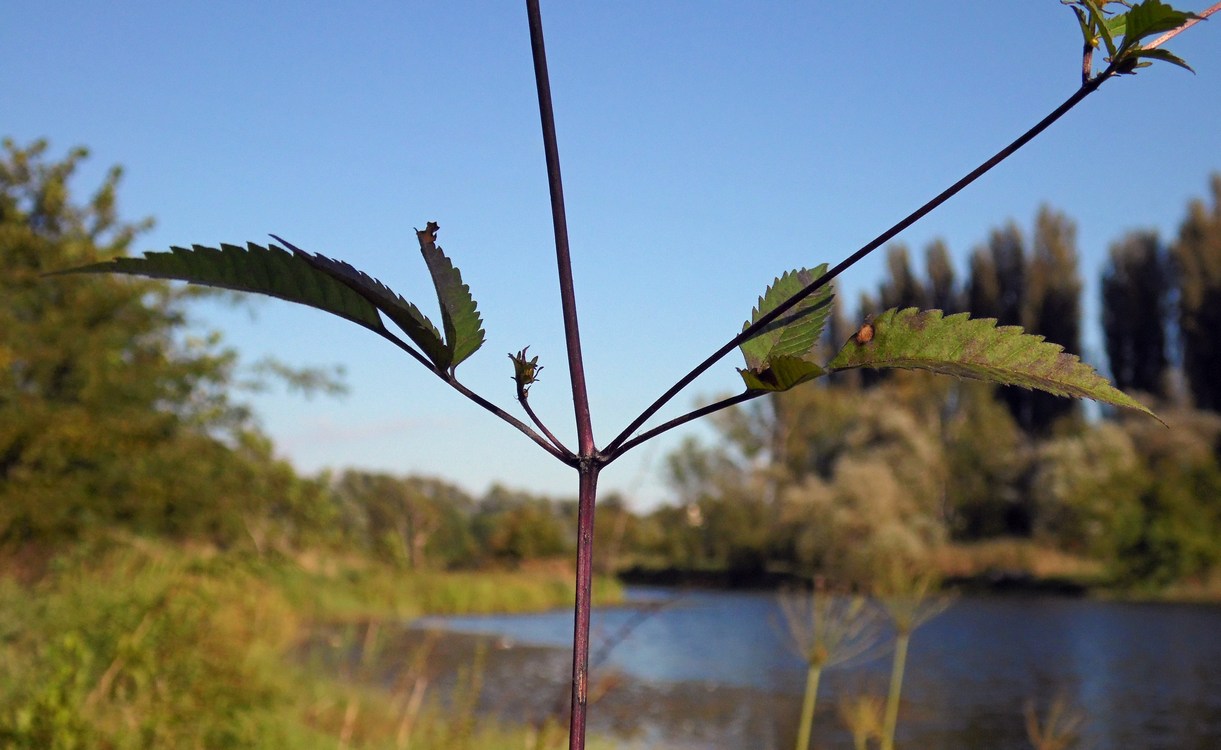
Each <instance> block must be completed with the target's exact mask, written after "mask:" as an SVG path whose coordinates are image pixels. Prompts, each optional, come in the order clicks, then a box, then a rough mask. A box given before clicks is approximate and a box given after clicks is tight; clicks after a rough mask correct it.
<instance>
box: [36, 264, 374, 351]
mask: <svg viewBox="0 0 1221 750" xmlns="http://www.w3.org/2000/svg"><path fill="white" fill-rule="evenodd" d="M69 273H119V274H127V275H132V276H150V277H152V278H156V279H175V280H178V281H188V282H191V283H193V284H201V285H204V286H213V287H219V288H222V289H232V290H235V291H239V292H254V293H257V294H266V295H268V296H271V297H278V298H280V299H284V300H288V301H289V302H298V303H300V304H303V305H309V306H310V307H316V308H318V309H319V310H325V311H327V312H329V313H332V314H334V315H338V316H339V317H341V318H345V319H347V320H350V321H352V322H354V323H358V324H360V325H362V326H364V327H365V328H368V329H370V330H373V331H377V332H379V333H380V332H383V331H385V328H384V326H383V325H382V321H381V318H380V317H379V316H378V314H377V308H376V306H374V305H373V304H372V303H370V302H369V300H367V299H366V298H364V297H363V296H361V295H360V294H358V293H356V292H355V291H353V290H352V289H351V287H350V286H349V285H347V284H345V283H342V282H340V281H338V280H336V279H335V278H333V277H332V276H330V275H328V274H325V273H322V272H320V271H319V270H317V269H315V268H313V267H312V266H311V265H310V264H309V263H306V262H305V261H303V260H301V259H300V258H299V257H297V256H295V255H292V254H290V253H288V252H286V251H285V250H284V249H282V248H279V247H276V246H275V245H271V246H270V247H262V246H260V245H256V244H254V243H253V242H252V243H249V244H248V245H247V247H246V248H241V247H238V246H237V245H221V246H220V248H219V249H217V248H214V247H205V246H203V245H194V246H193V247H192V249H189V250H188V249H187V248H184V247H173V248H171V249H170V251H169V252H155V253H146V254H145V255H144V256H143V257H141V258H115V259H113V260H109V261H106V262H103V263H94V264H91V265H88V266H81V267H79V268H70V269H67V270H64V271H56V272H55V273H54V274H52V275H60V274H69Z"/></svg>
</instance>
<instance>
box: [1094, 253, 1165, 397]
mask: <svg viewBox="0 0 1221 750" xmlns="http://www.w3.org/2000/svg"><path fill="white" fill-rule="evenodd" d="M1173 283H1174V275H1173V270H1172V268H1171V264H1170V255H1169V254H1168V252H1167V251H1166V249H1165V248H1164V247H1163V246H1162V243H1161V241H1160V240H1158V237H1157V233H1156V232H1130V233H1128V234H1127V235H1125V236H1124V237H1123V238H1122V239H1120V240H1119V241H1118V242H1115V243H1114V244H1112V245H1111V250H1110V259H1109V260H1108V262H1107V265H1106V268H1105V269H1104V270H1103V273H1102V332H1103V336H1104V338H1105V340H1106V350H1107V360H1108V362H1109V363H1110V366H1111V377H1112V378H1113V379H1114V381H1115V385H1116V387H1118V388H1123V389H1125V390H1134V391H1140V392H1143V393H1148V394H1152V395H1154V396H1165V395H1166V369H1167V367H1168V365H1169V361H1170V360H1169V350H1168V347H1167V333H1168V331H1169V328H1170V315H1171V304H1172V296H1171V295H1172V293H1173Z"/></svg>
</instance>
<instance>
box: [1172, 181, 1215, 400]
mask: <svg viewBox="0 0 1221 750" xmlns="http://www.w3.org/2000/svg"><path fill="white" fill-rule="evenodd" d="M1171 252H1172V253H1173V255H1174V261H1175V264H1176V265H1177V267H1178V272H1179V333H1180V336H1181V337H1182V346H1183V373H1184V375H1185V376H1186V379H1187V385H1188V387H1189V388H1190V389H1191V395H1192V397H1193V398H1194V400H1195V405H1196V406H1197V407H1198V408H1201V409H1208V410H1209V411H1221V377H1218V373H1221V175H1214V176H1213V179H1212V207H1211V208H1210V207H1208V206H1206V205H1205V204H1204V201H1200V200H1197V201H1193V202H1192V204H1191V207H1190V208H1189V209H1188V212H1187V219H1186V220H1185V221H1184V222H1183V224H1182V226H1181V227H1180V228H1179V236H1178V240H1177V241H1176V242H1175V243H1174V247H1173V248H1172V251H1171Z"/></svg>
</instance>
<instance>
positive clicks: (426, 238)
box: [415, 221, 441, 247]
mask: <svg viewBox="0 0 1221 750" xmlns="http://www.w3.org/2000/svg"><path fill="white" fill-rule="evenodd" d="M440 229H441V226H440V225H439V224H437V222H435V221H430V222H428V223H427V224H425V225H424V228H423V229H417V230H415V236H416V238H417V239H418V240H419V241H420V247H425V246H427V245H435V244H437V231H438V230H440Z"/></svg>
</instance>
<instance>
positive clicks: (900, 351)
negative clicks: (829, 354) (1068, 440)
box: [827, 307, 1157, 418]
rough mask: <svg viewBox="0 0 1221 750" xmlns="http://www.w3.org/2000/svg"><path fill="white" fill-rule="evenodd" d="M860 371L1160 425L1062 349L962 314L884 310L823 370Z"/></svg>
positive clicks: (1015, 329) (1041, 338) (987, 320)
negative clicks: (1058, 399) (1091, 403)
mask: <svg viewBox="0 0 1221 750" xmlns="http://www.w3.org/2000/svg"><path fill="white" fill-rule="evenodd" d="M857 367H873V368H891V367H898V368H905V369H920V370H931V371H933V372H938V373H942V374H946V375H957V376H958V377H964V378H973V379H976V380H986V381H989V382H993V383H1000V384H1003V385H1016V386H1021V387H1023V388H1029V389H1037V390H1041V391H1046V392H1048V393H1051V394H1054V395H1057V396H1071V397H1073V398H1089V399H1093V400H1095V401H1102V402H1104V403H1108V404H1114V405H1116V406H1124V407H1127V408H1130V409H1136V410H1138V411H1142V412H1144V413H1146V414H1149V415H1150V416H1153V417H1154V418H1157V415H1155V414H1153V412H1151V411H1149V409H1147V408H1145V407H1144V406H1143V405H1142V404H1140V403H1139V402H1138V401H1136V400H1135V399H1132V398H1131V397H1129V396H1128V395H1126V394H1125V393H1123V392H1122V391H1120V390H1118V389H1116V388H1114V387H1113V386H1112V385H1111V384H1110V383H1109V382H1107V380H1106V378H1103V377H1102V376H1101V375H1099V374H1098V373H1097V372H1096V371H1095V370H1094V368H1092V367H1090V366H1089V365H1087V364H1085V363H1084V362H1082V361H1081V360H1080V359H1079V358H1078V357H1077V356H1076V355H1073V354H1068V353H1066V352H1065V351H1064V348H1063V347H1061V346H1060V345H1058V344H1051V343H1047V342H1045V341H1044V340H1043V337H1042V336H1035V335H1031V334H1027V333H1025V332H1023V331H1022V329H1021V328H1020V327H1018V326H1001V327H997V325H996V321H995V320H994V319H992V318H977V319H972V318H970V317H969V316H968V315H967V313H959V314H957V315H950V316H949V317H944V316H943V315H942V312H941V311H940V310H924V311H920V310H917V309H916V308H914V307H912V308H908V309H906V310H896V309H891V310H887V311H886V312H884V313H882V314H881V315H880V316H879V317H878V318H877V319H875V320H874V321H873V336H872V337H871V338H869V340H868V341H867V342H866V343H861V341H860V339H859V338H858V337H856V336H854V337H853V338H851V339H849V340H848V343H846V344H844V347H843V348H842V349H841V350H840V351H839V353H838V354H837V355H835V358H834V359H833V360H831V362H830V363H829V364H828V365H827V369H828V370H829V371H831V372H835V371H838V370H847V369H852V368H857Z"/></svg>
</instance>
